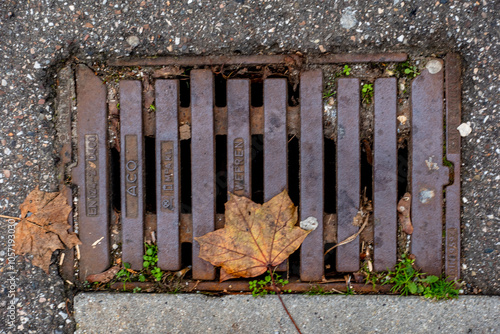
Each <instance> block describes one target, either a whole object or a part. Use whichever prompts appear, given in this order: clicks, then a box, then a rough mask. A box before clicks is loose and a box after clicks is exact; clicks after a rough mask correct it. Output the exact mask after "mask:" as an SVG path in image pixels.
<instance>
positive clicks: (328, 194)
mask: <svg viewBox="0 0 500 334" xmlns="http://www.w3.org/2000/svg"><path fill="white" fill-rule="evenodd" d="M324 145H325V146H324V147H325V148H324V159H325V169H324V170H325V174H324V180H325V181H324V182H325V190H324V194H325V199H324V201H325V213H336V212H337V205H336V201H337V190H336V188H337V185H336V182H337V180H336V177H337V173H335V168H336V162H335V159H336V155H337V152H336V150H337V149H336V146H335V141H334V140H333V139H328V138H325V140H324Z"/></svg>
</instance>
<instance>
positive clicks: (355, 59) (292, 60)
mask: <svg viewBox="0 0 500 334" xmlns="http://www.w3.org/2000/svg"><path fill="white" fill-rule="evenodd" d="M406 59H407V55H406V54H375V55H373V54H372V55H329V56H323V57H309V58H306V57H299V56H296V55H275V56H235V57H230V58H228V57H225V56H215V57H180V58H170V57H160V58H155V59H120V60H113V61H111V62H110V63H109V64H108V65H109V66H117V67H118V66H122V67H123V66H169V65H180V66H195V65H197V66H203V65H224V64H227V65H231V64H232V65H259V64H260V65H262V64H289V65H291V64H293V65H294V66H304V64H333V63H370V62H403V61H406ZM195 61H198V63H195ZM445 64H446V72H445V75H446V80H443V79H442V80H441V82H443V83H444V86H443V89H441V92H443V93H444V94H445V95H446V125H447V132H446V139H445V140H446V144H447V145H446V147H447V151H446V157H447V159H448V161H450V162H452V163H453V166H454V167H453V168H454V171H453V172H454V175H455V179H454V180H455V182H454V183H452V184H451V185H448V186H447V187H446V198H447V201H446V206H445V207H446V209H445V210H446V214H445V217H446V223H445V230H446V238H445V243H446V246H445V249H444V250H443V252H441V253H444V263H445V272H446V275H447V276H449V277H451V278H459V275H460V272H459V271H460V270H459V268H460V266H459V261H460V255H459V253H460V238H459V237H460V219H459V218H460V202H459V194H460V183H459V182H456V180H457V178H456V177H457V176H459V175H460V151H459V148H460V138H459V136H458V144H457V133H455V131H453V129H456V127H457V126H458V124H460V109H461V105H460V91H461V87H460V67H461V63H460V57H459V56H458V55H457V54H449V55H447V56H446V58H445ZM82 66H83V65H79V66H78V69H77V71H76V72H77V81H78V80H79V77H80V76H81V75H80V74H79V73H80V72H79V71H80V70H82ZM196 71H203V72H204V73H207V74H205V75H208V74H209V75H210V76H212V72H211V71H210V70H201V69H200V70H194V72H195V74H196ZM87 72H88V71H87ZM200 74H201V72H200ZM82 75H83V74H82ZM88 75H90V74H88ZM205 80H210V79H209V78H208V77H206V78H205ZM211 80H212V82H213V77H212V79H211ZM234 80H237V79H234ZM267 80H274V79H267ZM276 80H278V79H276ZM340 80H352V79H340ZM377 80H382V79H377ZM384 80H385V79H384ZM161 81H169V82H170V81H172V80H163V79H157V80H156V82H157V83H156V85H157V86H158V82H161ZM228 82H229V81H228ZM95 83H97V81H94V84H95ZM376 83H377V81H376ZM353 87H354V86H353ZM357 87H359V84H358V85H357ZM375 87H376V89H377V85H375ZM80 89H81V85H77V90H78V92H77V98H78V104H77V107H78V109H79V110H78V115H77V119H78V122H77V126H80V122H81V117H80V115H81V111H80V96H81V90H80ZM301 89H302V86H301ZM178 91H179V87H177V99H179V97H178V96H179V92H178ZM212 91H213V90H212ZM153 92H155V94H156V107H157V108H158V107H159V106H160V105H161V103H160V104H159V101H161V97H160V96H159V95H158V94H159V93H158V87H155V89H153ZM95 94H98V93H95ZM301 96H303V94H302V93H301ZM376 96H377V95H376ZM170 98H173V97H172V96H171V97H170ZM191 99H192V98H191ZM212 99H213V95H212ZM339 99H340V97H339ZM443 100H444V99H443V98H441V101H443ZM195 101H196V98H195ZM301 102H302V101H301ZM322 102H323V101H322ZM143 104H144V101H143ZM201 104H202V105H203V104H208V105H210V103H207V102H206V101H205V102H203V103H201ZM229 104H230V101H229V99H228V105H229ZM211 105H214V103H212V104H211ZM248 105H250V103H248ZM265 105H266V103H264V106H263V107H252V106H250V107H249V108H250V110H249V113H250V116H249V118H250V119H249V128H250V130H249V133H248V135H249V136H251V135H253V134H265V133H266V132H268V131H266V130H267V129H266V113H265ZM192 106H193V100H191V106H190V107H189V108H181V107H179V108H178V112H177V115H178V122H179V124H186V123H188V124H190V125H191V126H192V125H193V122H194V120H196V117H197V116H196V115H195V117H194V120H193V114H192ZM200 107H202V106H200ZM302 107H303V106H302V104H301V105H299V106H297V107H290V106H288V105H286V106H285V109H286V115H287V116H286V121H285V124H286V126H285V135H286V137H285V138H287V136H288V134H290V133H291V132H290V130H292V133H293V131H295V133H293V135H296V136H298V137H299V138H300V140H302V137H301V136H300V133H301V132H303V130H301V123H300V114H301V108H302ZM122 108H123V104H122ZM375 108H377V104H376V101H375ZM210 109H211V110H210V112H211V113H212V115H213V132H212V134H209V135H208V136H209V137H210V136H211V137H213V138H214V140H215V136H216V135H219V134H225V135H228V153H229V149H230V147H229V143H230V140H229V138H230V136H231V138H232V137H234V136H235V134H232V133H231V128H230V127H229V125H228V124H229V121H230V117H229V116H228V110H229V109H230V108H229V107H228V106H226V107H215V106H214V107H213V108H212V107H210ZM212 110H213V111H212ZM443 111H444V109H443ZM120 112H123V110H121V111H120ZM158 114H159V113H158ZM441 114H443V113H441ZM457 115H458V116H457ZM202 117H203V116H202ZM205 117H206V115H205ZM412 120H413V119H412ZM358 121H359V118H358ZM58 122H59V119H58ZM160 123H161V122H160ZM160 123H159V121H158V116H157V120H156V124H155V128H156V129H158V127H159V124H160ZM375 124H376V123H375ZM122 126H123V125H122ZM70 130H71V129H69V130H68V129H67V128H63V129H62V130H61V131H62V132H70ZM192 130H194V129H192ZM146 132H147V130H146V129H145V133H144V134H145V135H147V133H146ZM165 132H167V131H165ZM175 132H177V131H175ZM191 133H192V132H191ZM104 135H105V136H104V137H103V138H106V135H107V131H106V133H105V134H104ZM245 136H246V135H245ZM189 137H190V138H191V140H193V138H192V137H191V136H189ZM264 137H265V136H264ZM358 138H359V135H358ZM375 138H376V137H375ZM106 139H107V138H106ZM185 139H186V134H185V133H184V135H183V134H182V130H181V133H179V137H178V138H177V139H175V138H174V139H173V141H174V142H175V141H176V140H177V141H178V142H179V141H180V140H185ZM233 140H234V139H233ZM287 140H288V138H287ZM162 141H164V139H162V140H158V137H156V145H157V148H158V143H160V146H161V143H162ZM201 141H203V140H201ZM191 143H192V141H191ZM337 145H338V142H337ZM122 146H123V141H122ZM456 147H458V156H457V149H456ZM205 148H206V147H205ZM177 149H178V148H177ZM376 151H377V150H375V152H376ZM62 152H64V151H62ZM157 152H158V149H157ZM264 152H265V151H264ZM160 153H161V152H160ZM195 153H196V152H195ZM78 154H80V153H79V152H78ZM338 154H339V152H337V155H338ZM65 155H67V153H65ZM191 156H192V159H193V157H195V156H196V154H194V155H193V151H191ZM160 157H161V154H160ZM79 158H80V156H79ZM233 158H234V157H233ZM106 159H107V157H106ZM156 159H158V153H157V157H156ZM195 159H196V158H195ZM228 160H229V155H228ZM375 160H376V159H375ZM80 161H82V160H80ZM157 161H158V160H157ZM358 161H359V159H358ZM194 162H195V161H193V160H192V161H191V164H193V163H194ZM68 163H69V162H68V160H67V158H66V160H64V161H63V165H66V164H68ZM208 164H211V162H208ZM322 164H323V163H322ZM106 165H107V164H106ZM157 166H158V163H157ZM285 166H286V165H285ZM301 166H302V164H301ZM229 167H230V166H229V165H228V171H229ZM441 167H442V168H444V166H441ZM157 168H158V167H157ZM245 168H247V167H245ZM79 169H81V165H77V167H76V169H75V171H78V170H79ZM285 169H286V168H285ZM75 173H76V174H75ZM78 173H79V172H74V173H73V180H74V181H75V183H76V184H77V185H78V186H79V187H80V189H81V187H82V184H85V185H86V181H82V180H81V175H80V177H79V176H78ZM159 174H160V176H158V175H159ZM174 174H175V172H174ZM207 174H209V173H207ZM212 174H214V173H212ZM302 174H303V172H302ZM108 175H109V173H108ZM443 175H444V173H443ZM108 177H109V176H108ZM156 177H157V180H158V177H161V167H160V171H158V169H157V176H156ZM233 178H234V176H233ZM264 180H265V179H264ZM338 180H339V178H338V177H337V183H338ZM442 180H443V181H442V182H443V185H444V186H446V184H447V183H448V182H447V178H446V179H445V177H444V176H442ZM458 180H459V178H458ZM273 181H274V180H273ZM82 182H83V183H82ZM374 182H376V180H374ZM157 183H158V182H157ZM264 183H265V184H266V182H265V181H264ZM281 184H282V186H283V181H281ZM178 186H179V189H180V185H179V184H178ZM285 186H286V183H285ZM303 187H304V185H303V186H302V188H303ZM457 189H458V190H457ZM448 191H449V193H450V195H448ZM179 192H180V190H178V193H179ZM196 192H197V191H196ZM374 192H375V190H374ZM396 192H397V189H396ZM106 193H109V190H108V191H106ZM193 193H194V192H193ZM250 193H251V192H250ZM457 193H458V197H457V196H456V194H457ZM163 195H164V194H163ZM338 195H339V194H337V200H338ZM163 197H164V196H163ZM300 197H301V198H303V195H301V196H300ZM161 198H162V194H161V192H157V210H158V208H159V206H158V205H160V204H161V203H162V201H161ZM177 198H180V195H179V196H177ZM265 198H267V197H266V196H265ZM414 198H417V196H414ZM453 198H458V204H456V203H454V202H453V204H452V205H448V203H449V201H448V200H449V199H453ZM374 200H375V197H374ZM109 202H110V201H109V200H108V207H109ZM122 202H123V198H122ZM193 204H194V203H193ZM301 204H302V203H301ZM179 207H180V205H179ZM81 208H82V206H81V202H80V203H79V212H82V211H81ZM457 212H458V219H457ZM174 215H177V216H178V222H174V224H173V225H171V226H170V228H165V227H163V229H164V230H165V231H170V232H165V235H168V233H171V231H172V226H175V225H178V226H179V230H180V233H179V237H178V238H177V240H178V241H175V240H176V238H175V233H173V235H172V236H170V237H166V238H163V239H162V238H161V237H160V235H158V244H160V242H161V241H160V240H163V242H165V243H168V242H171V241H172V240H174V241H173V243H174V244H177V245H178V246H177V248H178V250H179V255H175V254H177V253H175V254H173V257H174V258H175V259H176V260H172V261H173V263H174V264H172V266H171V268H180V248H181V247H180V244H181V243H182V241H183V239H184V241H186V237H184V238H183V237H182V236H181V235H182V234H183V233H184V234H185V235H189V234H190V232H191V233H192V231H194V230H195V229H196V228H195V227H194V226H193V225H192V224H193V223H192V222H193V216H192V215H189V214H180V211H179V212H176V213H174ZM208 215H209V216H211V214H208ZM109 216H110V215H109V214H108V218H106V219H107V220H108V221H109ZM212 216H213V217H214V220H213V228H211V230H213V229H214V228H220V227H221V226H223V219H222V218H223V217H221V215H220V214H215V209H214V214H213V215H212ZM322 216H324V214H323V215H322ZM148 217H149V218H148ZM151 217H152V215H151V214H146V215H145V216H144V222H145V225H147V221H151V220H152V218H151ZM155 218H156V219H158V217H155ZM159 220H160V221H162V218H159ZM194 220H197V219H196V218H195V219H194ZM332 220H333V221H334V224H331V226H330V224H325V225H324V231H323V233H317V235H318V238H320V237H322V238H323V243H326V241H333V240H332V239H333V237H332V235H335V234H336V233H335V232H332V231H335V229H336V227H337V225H338V224H337V214H330V215H326V216H324V221H325V222H326V221H332ZM190 221H191V222H190ZM342 221H345V219H342ZM190 224H191V226H190ZM210 224H212V223H209V224H208V225H210ZM327 225H328V226H327ZM457 226H458V229H457ZM157 228H158V231H159V230H160V226H157ZM143 230H144V229H143ZM202 232H203V233H202ZM200 233H201V234H204V233H205V231H204V230H203V231H201V232H200V231H199V230H198V232H195V233H194V234H195V235H201V234H200ZM162 234H163V232H162ZM171 234H172V233H171ZM376 234H377V232H376V231H375V235H376ZM457 234H458V236H457ZM191 235H192V234H191ZM327 235H329V236H330V237H328V238H326V237H325V236H327ZM105 239H109V238H107V237H105ZM82 240H83V239H82ZM87 240H89V238H87ZM96 240H97V239H96ZM96 240H93V242H95V241H96ZM165 240H169V241H165ZM336 241H337V240H335V241H334V242H336ZM99 245H101V243H99ZM102 245H103V246H104V247H107V248H108V249H109V242H108V243H107V244H106V242H103V243H102ZM141 245H142V243H141ZM352 245H356V243H352ZM173 247H175V246H173ZM306 247H307V246H306ZM306 247H304V248H306ZM357 247H359V246H357ZM82 252H83V253H86V252H88V250H86V249H85V248H84V247H82ZM108 253H109V252H108ZM318 254H319V253H318ZM376 254H377V252H376ZM356 256H357V255H356ZM195 258H196V256H195V252H193V261H194V260H195ZM108 261H109V259H108ZM167 262H168V261H167ZM321 262H322V261H321ZM389 262H390V263H395V259H391V260H390V261H389ZM301 263H302V261H301ZM108 264H109V262H108ZM193 265H194V264H193ZM85 266H86V264H85V260H83V261H80V263H79V270H80V277H81V276H82V273H85V272H91V271H92V270H90V269H85ZM161 266H165V267H167V266H169V267H170V265H167V264H161ZM203 266H206V264H203ZM383 266H384V265H381V266H380V265H378V266H377V265H375V268H376V270H381V268H382V267H383ZM195 267H196V266H195ZM209 267H210V266H209ZM209 267H208V268H209ZM70 269H73V268H70ZM70 269H64V271H67V272H70V271H71V270H70ZM357 269H359V266H358V268H355V267H352V268H349V270H348V271H350V272H353V271H356V270H357ZM99 270H101V269H99ZM172 270H175V269H172ZM211 270H212V269H208V271H209V272H210V274H208V275H206V276H204V274H203V275H202V276H203V278H202V276H199V275H195V278H196V277H198V278H200V279H207V280H213V279H214V278H215V271H211ZM344 270H345V269H344ZM101 271H103V270H101ZM339 271H341V270H339ZM427 271H428V272H430V273H433V272H432V269H431V270H427ZM439 272H441V270H439ZM435 273H437V272H435ZM320 274H323V272H322V270H319V271H315V272H314V273H313V274H311V276H303V277H302V275H301V278H302V279H303V280H305V281H319V280H320V279H321V276H322V275H320ZM83 275H85V274H83ZM65 276H66V277H67V278H71V277H73V275H72V274H68V275H65Z"/></svg>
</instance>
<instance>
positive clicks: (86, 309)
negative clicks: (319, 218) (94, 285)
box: [75, 293, 500, 334]
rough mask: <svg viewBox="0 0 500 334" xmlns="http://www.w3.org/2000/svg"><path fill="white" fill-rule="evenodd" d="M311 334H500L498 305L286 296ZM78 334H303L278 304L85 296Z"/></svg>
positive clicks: (78, 302)
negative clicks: (296, 328)
mask: <svg viewBox="0 0 500 334" xmlns="http://www.w3.org/2000/svg"><path fill="white" fill-rule="evenodd" d="M283 299H284V301H285V303H286V304H287V306H288V308H289V311H290V313H291V314H292V316H293V317H294V319H295V322H296V323H297V326H299V328H300V329H301V331H302V332H303V333H304V334H306V333H307V334H313V333H455V334H458V333H498V330H499V328H500V319H499V317H498V314H500V303H499V299H500V298H499V297H485V296H468V297H463V298H461V299H458V300H453V301H448V302H440V303H436V302H431V301H428V300H424V299H421V298H416V297H408V298H401V297H397V296H300V295H296V296H284V297H283ZM75 307H76V310H77V311H76V314H75V319H76V323H77V324H76V326H77V330H76V333H79V334H83V333H191V334H198V333H199V334H205V333H207V334H208V333H221V334H222V333H276V334H277V333H296V330H295V328H294V327H293V325H292V323H291V321H290V319H289V318H288V316H287V315H286V313H285V312H284V311H283V308H282V307H281V304H280V302H279V300H278V298H277V297H276V296H268V297H265V298H253V297H252V296H243V295H240V296H225V297H222V298H214V297H207V296H200V295H160V294H152V295H144V294H133V295H131V294H106V293H85V294H80V295H77V296H76V298H75Z"/></svg>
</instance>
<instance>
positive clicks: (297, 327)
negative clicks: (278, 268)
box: [268, 267, 302, 334]
mask: <svg viewBox="0 0 500 334" xmlns="http://www.w3.org/2000/svg"><path fill="white" fill-rule="evenodd" d="M268 269H269V272H270V273H271V280H272V283H273V289H274V291H276V294H277V295H278V298H279V300H280V302H281V305H282V306H283V308H284V309H285V312H286V314H288V317H289V318H290V320H292V323H293V325H294V326H295V329H296V330H297V332H298V333H299V334H302V332H301V331H300V329H299V326H297V324H296V323H295V320H293V317H292V315H291V314H290V312H288V309H287V308H286V305H285V302H284V301H283V299H282V298H281V289H280V288H278V286H277V285H276V282H275V281H274V272H272V271H271V268H270V267H269V268H268Z"/></svg>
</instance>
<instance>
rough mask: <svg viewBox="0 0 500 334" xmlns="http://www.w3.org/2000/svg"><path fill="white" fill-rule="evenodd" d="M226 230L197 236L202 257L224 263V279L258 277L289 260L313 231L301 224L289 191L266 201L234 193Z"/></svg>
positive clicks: (218, 263)
mask: <svg viewBox="0 0 500 334" xmlns="http://www.w3.org/2000/svg"><path fill="white" fill-rule="evenodd" d="M225 216H226V225H225V227H224V228H223V229H220V230H217V231H215V232H210V233H208V234H206V235H204V236H202V237H198V238H195V240H196V241H197V242H199V244H200V255H199V256H200V258H202V259H204V260H206V261H208V262H210V263H212V264H213V265H214V266H220V267H222V269H221V277H220V280H221V281H225V280H228V279H231V278H237V277H255V276H258V275H260V274H262V273H264V272H266V270H268V269H271V268H272V267H275V266H277V265H279V264H280V263H282V262H283V261H285V260H286V259H287V258H288V257H289V256H290V254H292V253H293V252H294V251H295V250H296V249H297V248H299V246H300V245H301V244H302V242H303V241H304V239H305V238H306V236H307V235H308V234H309V233H310V232H311V231H306V230H304V229H302V228H300V227H298V226H295V224H296V222H297V208H296V207H295V205H293V203H292V201H291V200H290V197H288V193H287V191H286V190H284V191H283V192H281V193H280V194H278V195H276V196H275V197H273V198H272V199H271V200H270V201H268V202H266V203H264V204H257V203H254V202H252V201H251V200H250V199H248V198H246V197H239V196H236V195H233V194H230V199H229V201H228V202H227V203H226V214H225Z"/></svg>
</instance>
